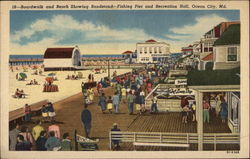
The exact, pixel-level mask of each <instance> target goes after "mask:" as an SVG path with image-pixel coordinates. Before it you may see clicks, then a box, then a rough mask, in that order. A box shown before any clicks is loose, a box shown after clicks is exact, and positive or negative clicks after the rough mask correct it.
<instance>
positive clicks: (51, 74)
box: [48, 72, 56, 76]
mask: <svg viewBox="0 0 250 159" xmlns="http://www.w3.org/2000/svg"><path fill="white" fill-rule="evenodd" d="M55 75H56V74H55V73H54V72H52V73H49V74H48V76H55Z"/></svg>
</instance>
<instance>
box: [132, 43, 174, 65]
mask: <svg viewBox="0 0 250 159" xmlns="http://www.w3.org/2000/svg"><path fill="white" fill-rule="evenodd" d="M136 52H137V63H158V62H165V61H167V58H168V57H169V55H170V45H169V44H167V43H165V42H157V41H155V40H152V39H151V40H147V41H145V42H143V43H137V44H136Z"/></svg>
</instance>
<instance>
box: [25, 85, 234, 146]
mask: <svg viewBox="0 0 250 159" xmlns="http://www.w3.org/2000/svg"><path fill="white" fill-rule="evenodd" d="M113 91H114V90H113V89H111V88H107V89H105V95H106V96H109V95H112V94H113ZM97 103H98V97H97V96H96V97H95V100H94V103H93V104H91V105H90V106H89V110H90V111H91V112H92V118H93V121H92V129H91V133H90V137H92V138H98V139H99V140H100V141H99V143H98V146H99V150H101V151H107V150H109V131H110V129H111V128H112V125H113V123H117V124H118V126H119V128H120V129H121V130H122V131H137V132H140V131H142V132H173V133H174V132H182V133H196V131H197V126H196V122H189V123H187V124H183V123H182V122H181V114H180V113H170V112H169V113H159V114H149V113H147V114H143V115H128V111H127V105H126V104H124V103H122V104H121V105H120V114H109V113H105V114H103V113H102V112H101V110H100V107H99V106H98V104H97ZM54 107H55V111H56V114H57V116H56V121H57V123H58V125H59V126H60V128H61V134H63V133H65V132H69V133H70V136H71V138H72V141H73V135H74V130H75V129H76V130H77V131H78V134H80V135H83V136H84V131H83V126H82V122H81V118H80V113H81V111H82V110H83V96H82V93H79V94H76V95H74V96H71V97H69V98H66V99H64V100H62V101H60V102H57V103H55V104H54ZM37 119H41V116H36V117H33V121H35V120H37ZM23 125H26V126H28V127H29V128H30V130H31V129H32V127H33V126H34V124H32V123H31V124H23ZM42 126H43V127H44V128H45V129H47V128H48V126H49V123H43V124H42ZM204 132H205V133H211V132H214V133H230V129H229V128H228V126H227V125H226V124H221V123H220V122H219V119H217V118H215V120H214V122H211V123H210V124H204ZM73 144H74V143H73ZM121 146H122V148H121V150H133V146H132V145H131V144H125V143H123V144H121ZM212 148H213V146H212V147H211V146H210V145H208V146H204V149H207V150H210V149H212ZM217 148H218V149H219V150H220V149H225V148H226V149H228V150H230V149H236V148H235V146H232V145H229V146H228V147H225V145H222V146H221V147H220V146H217ZM196 149H197V145H191V149H190V150H196ZM139 150H142V151H143V150H151V151H152V150H155V151H159V150H162V151H167V150H183V149H176V148H175V149H173V148H172V149H169V148H168V149H166V148H157V147H147V148H143V147H141V148H140V149H139Z"/></svg>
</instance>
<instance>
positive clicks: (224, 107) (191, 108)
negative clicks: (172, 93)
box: [181, 93, 228, 123]
mask: <svg viewBox="0 0 250 159" xmlns="http://www.w3.org/2000/svg"><path fill="white" fill-rule="evenodd" d="M202 104H203V122H204V123H206V122H207V123H210V122H212V121H214V119H215V118H217V117H218V118H220V119H221V122H222V123H226V119H227V115H228V104H227V102H226V100H225V96H224V94H222V93H219V94H215V93H212V94H209V95H207V96H205V97H204V99H203V103H202ZM181 108H182V112H181V113H182V123H188V121H193V122H195V121H196V102H195V101H193V102H192V103H190V102H189V101H188V99H187V98H186V97H182V98H181ZM190 113H191V115H189V114H190ZM189 116H191V119H190V120H188V117H189Z"/></svg>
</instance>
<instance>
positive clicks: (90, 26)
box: [11, 15, 164, 53]
mask: <svg viewBox="0 0 250 159" xmlns="http://www.w3.org/2000/svg"><path fill="white" fill-rule="evenodd" d="M38 36H39V38H37V37H38ZM151 38H153V39H156V40H161V41H162V40H164V39H160V38H158V37H154V36H151V35H148V34H146V33H145V32H144V30H143V29H141V28H131V29H120V30H117V29H111V28H109V27H108V26H105V25H100V24H94V23H93V22H91V21H86V20H83V21H79V20H76V19H74V18H73V17H72V16H69V15H55V16H53V17H52V18H51V19H38V20H36V21H34V22H33V23H32V24H30V25H29V26H28V27H27V28H26V29H23V30H19V31H15V32H13V33H11V47H12V50H13V51H14V50H15V51H18V50H25V49H27V51H26V52H29V50H30V49H31V48H32V50H33V51H34V52H42V50H41V48H43V49H46V48H45V46H46V47H54V46H60V45H61V46H65V45H72V43H73V44H74V45H76V44H77V45H79V46H80V45H85V44H88V45H90V44H100V43H102V44H104V43H106V44H107V43H112V45H110V48H109V49H107V51H108V50H109V51H111V46H113V50H112V51H111V52H115V51H116V50H117V48H118V47H119V48H120V47H121V46H120V45H119V44H118V43H117V42H120V43H123V44H129V43H130V44H133V45H134V49H135V43H136V42H140V41H145V40H147V39H151ZM34 39H35V40H34ZM115 43H116V45H118V46H115V45H114V44H115ZM95 46H97V45H95ZM105 46H107V45H103V47H105ZM15 51H14V52H15ZM92 51H93V50H91V51H90V52H92ZM15 53H17V52H15Z"/></svg>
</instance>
